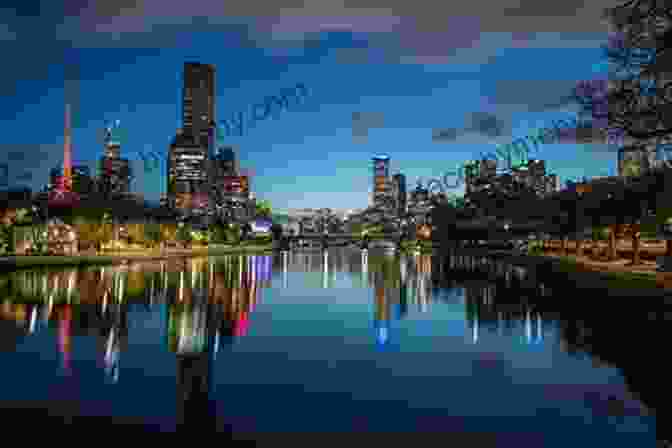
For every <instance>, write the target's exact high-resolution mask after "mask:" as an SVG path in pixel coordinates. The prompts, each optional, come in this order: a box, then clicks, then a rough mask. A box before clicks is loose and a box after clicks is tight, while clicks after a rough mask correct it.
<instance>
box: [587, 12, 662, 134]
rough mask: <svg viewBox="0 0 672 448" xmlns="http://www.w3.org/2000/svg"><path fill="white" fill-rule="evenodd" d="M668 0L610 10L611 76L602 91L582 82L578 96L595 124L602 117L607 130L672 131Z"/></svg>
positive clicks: (637, 131) (644, 132)
mask: <svg viewBox="0 0 672 448" xmlns="http://www.w3.org/2000/svg"><path fill="white" fill-rule="evenodd" d="M663 3H664V2H661V1H658V0H630V1H628V2H626V3H624V4H621V5H620V6H617V7H615V8H610V9H607V10H606V11H605V16H606V17H607V18H608V19H609V21H610V22H611V24H612V25H613V28H614V29H615V31H616V33H615V34H614V35H613V36H612V38H611V39H610V42H609V44H608V45H607V46H606V47H605V53H606V56H607V59H608V60H609V62H610V63H611V65H612V68H613V69H614V70H613V73H612V76H611V78H612V79H611V80H610V81H609V83H608V84H606V89H604V90H603V91H602V92H597V91H596V89H593V91H590V88H588V89H587V88H586V86H585V83H583V84H582V85H579V86H577V88H576V89H575V92H574V97H575V100H576V101H577V102H578V103H579V104H580V105H581V106H582V108H583V110H584V112H585V111H589V112H590V113H591V114H592V118H593V122H594V126H595V124H598V123H599V126H598V127H604V128H606V130H607V132H608V133H609V132H610V131H611V132H614V131H617V132H621V133H622V134H623V135H625V136H628V137H632V138H634V139H637V140H644V139H650V138H657V137H663V136H666V135H668V134H671V133H672V79H670V77H669V76H667V75H668V74H669V73H670V69H669V68H668V67H667V66H668V65H670V64H669V63H668V61H672V59H671V58H670V52H669V51H668V49H669V47H670V41H671V40H672V6H670V5H666V4H663ZM665 3H666V2H665ZM597 90H599V89H597ZM596 93H597V94H596Z"/></svg>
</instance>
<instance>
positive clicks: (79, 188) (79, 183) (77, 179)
mask: <svg viewBox="0 0 672 448" xmlns="http://www.w3.org/2000/svg"><path fill="white" fill-rule="evenodd" d="M49 174H50V175H49V181H50V182H49V187H48V188H49V190H50V191H53V190H54V189H55V188H57V187H58V186H59V185H61V184H62V183H63V182H64V179H63V178H64V176H63V166H62V165H61V166H58V167H56V168H53V169H52V170H51V171H50V173H49ZM72 191H73V192H75V193H77V194H79V196H80V197H84V196H87V195H90V194H92V193H94V192H95V182H94V180H93V178H92V176H91V169H90V168H89V167H88V166H86V165H73V167H72Z"/></svg>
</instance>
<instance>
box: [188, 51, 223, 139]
mask: <svg viewBox="0 0 672 448" xmlns="http://www.w3.org/2000/svg"><path fill="white" fill-rule="evenodd" d="M183 77H184V79H183V86H182V129H183V130H184V133H185V134H187V135H190V136H193V137H194V138H195V139H196V140H197V141H198V142H199V143H200V144H201V145H202V146H204V147H207V148H210V149H211V146H212V144H213V141H212V140H213V137H214V132H213V130H214V129H215V126H216V118H215V98H216V96H215V66H214V65H212V64H200V63H196V62H187V63H185V64H184V72H183Z"/></svg>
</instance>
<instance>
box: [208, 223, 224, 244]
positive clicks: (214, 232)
mask: <svg viewBox="0 0 672 448" xmlns="http://www.w3.org/2000/svg"><path fill="white" fill-rule="evenodd" d="M226 229H227V227H226V226H225V225H223V224H219V223H218V224H214V225H212V226H210V228H209V229H208V232H209V234H210V237H209V240H210V242H212V243H226V242H227V233H226Z"/></svg>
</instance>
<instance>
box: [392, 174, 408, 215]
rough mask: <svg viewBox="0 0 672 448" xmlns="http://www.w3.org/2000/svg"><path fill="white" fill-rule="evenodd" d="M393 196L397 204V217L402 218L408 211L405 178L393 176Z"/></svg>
mask: <svg viewBox="0 0 672 448" xmlns="http://www.w3.org/2000/svg"><path fill="white" fill-rule="evenodd" d="M393 180H394V181H393V185H394V196H395V200H396V204H397V216H404V215H405V214H406V212H407V210H408V201H407V197H406V176H405V175H404V174H401V173H397V174H395V175H394V176H393Z"/></svg>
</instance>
